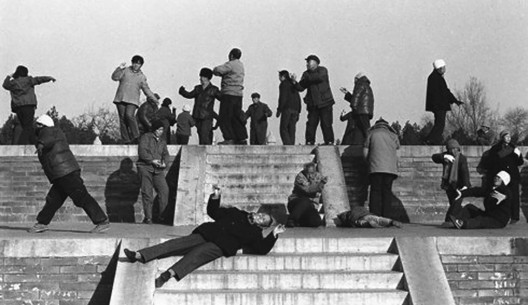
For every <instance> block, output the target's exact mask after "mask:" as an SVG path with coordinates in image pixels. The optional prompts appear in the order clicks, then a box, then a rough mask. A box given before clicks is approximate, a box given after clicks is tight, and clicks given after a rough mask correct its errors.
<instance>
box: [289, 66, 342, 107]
mask: <svg viewBox="0 0 528 305" xmlns="http://www.w3.org/2000/svg"><path fill="white" fill-rule="evenodd" d="M295 87H296V88H297V90H299V91H304V90H305V89H308V90H307V92H306V95H305V97H304V102H305V103H306V106H307V107H308V109H313V108H324V107H327V106H330V105H333V104H334V103H335V102H334V96H333V95H332V90H331V89H330V82H329V79H328V70H327V69H326V68H325V67H323V66H319V67H317V68H316V69H315V70H306V71H305V72H304V73H303V75H302V76H301V80H300V81H299V82H298V83H296V86H295Z"/></svg>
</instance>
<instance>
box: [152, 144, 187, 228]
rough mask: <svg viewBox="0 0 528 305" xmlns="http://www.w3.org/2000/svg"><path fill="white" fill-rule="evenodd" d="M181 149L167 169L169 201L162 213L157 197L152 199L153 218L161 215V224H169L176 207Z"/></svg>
mask: <svg viewBox="0 0 528 305" xmlns="http://www.w3.org/2000/svg"><path fill="white" fill-rule="evenodd" d="M181 151H182V150H181V149H180V150H179V151H178V154H177V155H176V156H175V157H174V160H173V161H172V164H171V167H170V168H169V170H168V171H167V175H166V176H165V180H166V181H167V185H168V187H169V202H168V203H167V208H166V209H165V212H164V213H163V215H159V204H157V201H158V198H157V196H156V199H155V200H154V208H153V211H152V216H153V218H154V219H157V217H156V216H157V215H159V216H161V218H162V219H163V221H162V224H166V225H171V226H172V224H173V222H174V211H175V208H176V195H177V193H178V178H179V176H180V162H181Z"/></svg>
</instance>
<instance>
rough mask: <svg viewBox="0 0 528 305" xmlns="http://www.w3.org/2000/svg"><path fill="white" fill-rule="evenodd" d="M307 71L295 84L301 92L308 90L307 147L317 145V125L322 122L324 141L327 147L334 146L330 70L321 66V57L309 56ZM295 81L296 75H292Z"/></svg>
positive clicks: (307, 58)
mask: <svg viewBox="0 0 528 305" xmlns="http://www.w3.org/2000/svg"><path fill="white" fill-rule="evenodd" d="M305 60H306V71H304V73H303V74H302V76H301V80H300V81H299V82H298V83H297V82H295V88H297V90H299V91H304V90H307V92H306V95H305V97H304V102H305V103H306V109H307V111H308V122H306V134H305V140H306V145H313V144H315V133H316V131H317V125H319V121H320V122H321V129H322V131H323V139H324V143H325V145H333V144H334V130H333V127H332V124H333V105H334V103H335V102H334V96H333V95H332V90H331V89H330V81H329V79H328V70H327V69H326V68H325V67H323V66H319V64H320V62H321V61H320V60H319V57H317V56H315V55H309V56H308V57H306V58H305ZM292 76H294V77H292V79H293V80H294V81H296V80H295V75H292Z"/></svg>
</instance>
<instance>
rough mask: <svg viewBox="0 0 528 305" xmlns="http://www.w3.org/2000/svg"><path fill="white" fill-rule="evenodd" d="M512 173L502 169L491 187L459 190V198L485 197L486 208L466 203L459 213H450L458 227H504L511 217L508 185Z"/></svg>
mask: <svg viewBox="0 0 528 305" xmlns="http://www.w3.org/2000/svg"><path fill="white" fill-rule="evenodd" d="M509 182H510V175H509V174H508V173H507V172H505V171H501V172H499V173H497V175H496V176H495V177H494V178H493V186H492V188H491V189H485V188H482V187H475V188H469V189H466V190H463V191H457V192H458V197H457V200H460V201H462V198H464V197H484V210H481V209H479V208H477V207H476V206H474V205H472V204H468V205H466V206H465V207H464V208H463V209H462V210H461V211H460V213H458V215H456V216H453V215H450V219H451V221H452V222H453V224H454V225H455V227H456V228H457V229H498V228H504V227H505V226H506V225H507V224H508V222H509V221H510V218H511V193H510V191H509V189H508V188H507V187H506V186H507V185H508V183H509Z"/></svg>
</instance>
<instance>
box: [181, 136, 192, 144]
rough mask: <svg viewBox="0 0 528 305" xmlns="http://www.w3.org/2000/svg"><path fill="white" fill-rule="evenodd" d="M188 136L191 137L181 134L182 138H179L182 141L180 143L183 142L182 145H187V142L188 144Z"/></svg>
mask: <svg viewBox="0 0 528 305" xmlns="http://www.w3.org/2000/svg"><path fill="white" fill-rule="evenodd" d="M190 137H191V136H182V139H181V140H182V143H181V144H183V145H187V144H189V138H190Z"/></svg>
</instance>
